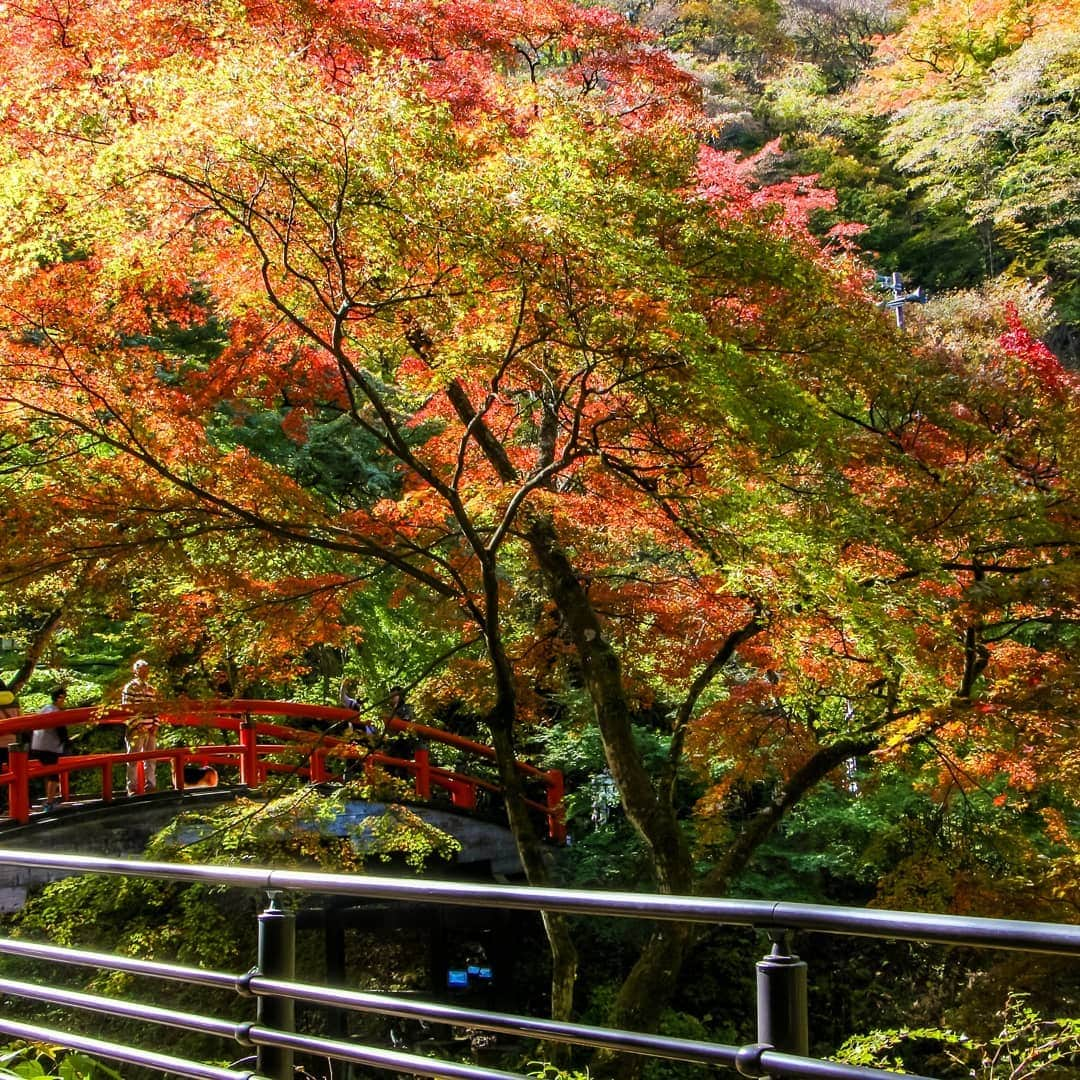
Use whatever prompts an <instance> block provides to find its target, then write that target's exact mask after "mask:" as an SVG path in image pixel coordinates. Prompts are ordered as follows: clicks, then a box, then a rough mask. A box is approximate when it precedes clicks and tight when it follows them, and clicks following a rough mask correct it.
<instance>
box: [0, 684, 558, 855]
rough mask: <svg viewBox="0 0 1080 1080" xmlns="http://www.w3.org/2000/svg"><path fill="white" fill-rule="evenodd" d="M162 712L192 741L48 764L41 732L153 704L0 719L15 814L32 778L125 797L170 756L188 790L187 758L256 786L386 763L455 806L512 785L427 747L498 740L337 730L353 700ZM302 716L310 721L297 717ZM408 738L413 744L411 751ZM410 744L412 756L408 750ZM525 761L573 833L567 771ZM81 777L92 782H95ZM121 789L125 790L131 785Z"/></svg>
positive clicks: (165, 724)
mask: <svg viewBox="0 0 1080 1080" xmlns="http://www.w3.org/2000/svg"><path fill="white" fill-rule="evenodd" d="M154 715H155V716H156V718H157V722H158V724H159V725H160V727H161V728H163V729H165V728H171V729H176V728H190V729H191V734H192V737H193V738H192V740H191V744H185V745H179V746H162V747H158V748H157V749H155V750H152V751H142V752H139V753H128V752H107V753H86V754H80V753H72V754H65V755H63V756H62V757H60V758H59V759H58V761H57V762H56V764H55V765H47V764H44V763H43V762H40V761H37V760H34V759H33V758H31V756H30V753H29V745H30V739H31V733H32V732H33V731H35V730H42V729H45V728H57V727H66V728H67V730H68V733H69V735H74V734H75V733H77V732H78V731H79V730H80V729H84V730H85V729H86V728H95V727H102V726H113V727H116V728H118V729H119V730H121V731H122V730H123V728H124V725H126V724H127V722H128V721H129V720H139V719H140V718H142V719H145V712H144V711H140V710H138V709H135V708H131V707H124V706H109V707H92V708H82V709H62V710H60V711H57V712H47V713H32V714H27V715H24V716H14V717H10V718H8V719H5V720H0V743H2V742H5V741H7V739H6V738H5V736H11V735H14V736H15V737H16V740H17V741H16V743H15V745H14V746H12V747H10V748H9V751H8V764H7V766H6V767H5V768H4V769H3V770H0V788H3V790H4V793H5V794H6V796H7V809H8V816H9V817H10V818H11V819H13V820H15V821H18V822H20V823H23V824H25V823H26V822H28V821H29V820H30V813H31V810H32V807H33V802H32V799H31V783H32V782H33V781H35V780H41V781H47V780H56V781H58V782H59V785H60V793H61V795H62V797H63V798H64V799H69V798H70V797H71V778H72V777H73V776H74V775H75V774H76V773H82V774H86V773H89V774H94V775H96V776H97V777H98V778H99V784H100V788H99V790H98V791H97V792H95V791H94V790H93V788H97V786H98V785H97V784H94V785H93V787H92V789H91V791H90V792H89V794H82V795H80V797H81V798H94V797H95V795H96V797H100V799H101V800H102V801H103V802H105V803H109V802H112V801H113V800H114V799H115V798H117V797H118V792H117V791H116V790H115V789H114V778H115V777H116V776H119V777H120V778H121V779H123V777H124V774H125V772H126V770H127V767H128V764H129V763H133V764H135V766H136V775H137V784H136V789H135V794H136V795H140V794H143V793H144V792H145V791H146V790H147V789H148V788H150V787H152V786H153V785H152V784H148V783H147V770H148V765H147V763H148V762H149V763H154V762H157V763H167V764H168V765H169V766H170V769H171V773H172V786H173V787H174V788H175V789H177V790H179V791H183V789H184V786H185V785H184V767H185V766H188V765H211V766H213V767H214V768H215V769H216V770H222V769H231V770H234V772H235V775H236V777H237V779H238V782H239V783H240V784H241V785H242V786H244V787H247V788H259V787H261V786H262V785H263V784H264V783H265V782H266V780H267V779H268V778H269V777H270V776H272V775H274V774H291V775H294V776H299V777H302V778H303V779H306V780H308V781H310V782H311V783H314V784H320V783H334V782H341V781H344V780H345V779H346V777H348V778H356V777H357V776H366V777H368V778H374V777H376V776H377V775H378V771H379V770H380V769H381V770H390V771H392V772H394V773H396V774H397V775H399V776H404V777H407V778H409V779H411V782H412V784H413V789H414V792H415V795H416V798H417V799H421V800H427V799H430V798H432V797H433V795H436V794H437V793H442V794H443V795H444V797H448V798H449V800H450V803H451V804H452V805H453V806H454V807H457V808H458V809H460V810H464V811H469V810H474V809H475V808H476V806H477V797H478V795H479V794H480V793H481V792H488V793H491V794H494V795H501V794H502V788H501V787H500V785H499V784H498V783H497V782H495V781H493V780H492V779H490V778H488V777H484V776H478V775H472V774H471V773H469V772H467V771H460V770H459V769H458V768H445V767H443V766H440V765H436V764H434V763H433V762H432V760H431V753H430V751H429V750H428V748H427V747H428V746H430V745H432V744H442V745H445V746H448V747H451V748H453V749H454V750H456V751H458V756H459V758H465V759H468V758H472V759H474V760H476V761H493V760H494V758H495V751H494V750H493V749H492V748H491V747H490V746H486V745H484V744H483V743H479V742H475V741H473V740H472V739H467V738H464V737H463V736H461V735H456V734H454V733H453V732H449V731H444V730H442V729H441V728H434V727H428V726H427V725H424V724H417V723H414V722H411V721H407V720H402V719H401V718H400V717H396V716H392V717H390V718H388V719H386V720H384V721H382V722H381V723H380V727H381V728H382V732H381V734H380V735H377V736H371V735H360V736H355V737H347V736H342V735H338V734H334V731H335V730H336V731H339V732H340V731H344V730H345V729H346V728H347V727H348V726H349V725H350V724H351V725H353V727H354V728H362V726H363V723H362V721H361V720H359V719H358V717H357V714H356V713H355V712H352V711H351V710H349V709H342V708H337V707H334V706H328V705H304V704H300V703H298V702H292V701H248V700H230V701H197V702H196V701H181V702H160V703H155V714H154ZM300 724H302V725H304V726H297V725H300ZM208 740H215V741H208ZM166 741H174V740H172V739H168V740H166ZM402 743H406V744H412V745H411V746H410V748H409V749H408V750H402V749H401V744H402ZM413 747H415V748H413ZM406 753H407V754H408V756H404V755H405V754H406ZM155 767H156V766H155ZM467 767H468V766H465V768H467ZM517 769H518V772H519V774H520V775H521V777H522V780H523V782H524V786H525V788H526V790H527V791H528V792H529V794H530V795H531V796H532V797H530V798H528V799H527V800H526V801H527V802H528V805H529V806H530V807H531V808H532V809H533V810H534V811H536V812H537V813H539V814H541V815H542V816H543V818H544V819H545V820H546V822H547V833H548V836H549V837H550V838H551V839H552V840H555V841H558V842H562V841H564V840H565V838H566V830H565V825H564V823H563V817H562V799H563V777H562V773H560V772H559V771H557V770H544V769H538V768H536V767H535V766H533V765H529V764H528V763H526V762H522V761H519V762H518V763H517ZM117 770H119V772H117ZM78 786H79V788H80V789H83V788H85V787H86V786H87V785H86V784H85V783H80V784H79V785H78ZM119 790H120V791H121V792H122V791H123V790H124V788H123V786H122V785H121V787H120V789H119Z"/></svg>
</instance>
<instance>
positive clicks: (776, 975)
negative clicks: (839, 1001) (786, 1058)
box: [757, 935, 810, 1057]
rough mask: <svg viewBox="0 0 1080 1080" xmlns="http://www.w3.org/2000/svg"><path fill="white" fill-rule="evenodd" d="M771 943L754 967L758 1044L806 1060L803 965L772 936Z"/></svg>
mask: <svg viewBox="0 0 1080 1080" xmlns="http://www.w3.org/2000/svg"><path fill="white" fill-rule="evenodd" d="M784 936H787V935H784ZM772 942H773V947H772V952H771V953H769V955H768V956H766V957H765V959H764V960H760V961H758V965H757V1037H758V1043H759V1044H765V1045H767V1046H770V1047H772V1048H773V1049H774V1050H779V1051H781V1052H782V1053H785V1054H798V1055H800V1056H802V1057H806V1056H807V1055H808V1054H809V1053H810V1022H809V1014H808V1007H807V997H806V964H805V962H804V961H802V960H800V959H799V958H798V957H797V956H796V955H795V954H794V953H792V952H790V951H788V950H782V949H781V942H780V939H779V937H777V936H773V937H772Z"/></svg>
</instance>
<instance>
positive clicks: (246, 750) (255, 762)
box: [240, 713, 259, 788]
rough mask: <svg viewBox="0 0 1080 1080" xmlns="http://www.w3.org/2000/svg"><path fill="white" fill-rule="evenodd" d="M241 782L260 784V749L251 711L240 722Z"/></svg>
mask: <svg viewBox="0 0 1080 1080" xmlns="http://www.w3.org/2000/svg"><path fill="white" fill-rule="evenodd" d="M240 783H241V784H245V785H246V786H247V787H249V788H255V787H258V786H259V750H258V746H257V735H256V733H255V717H254V716H252V715H251V713H248V714H247V715H246V716H245V717H244V719H243V722H242V723H241V724H240Z"/></svg>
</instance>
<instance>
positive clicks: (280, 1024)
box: [255, 890, 296, 1080]
mask: <svg viewBox="0 0 1080 1080" xmlns="http://www.w3.org/2000/svg"><path fill="white" fill-rule="evenodd" d="M267 895H268V896H269V897H270V906H269V907H268V908H267V909H266V910H265V911H264V912H262V914H261V915H260V916H259V960H258V968H259V974H260V975H264V976H267V977H269V978H280V979H290V980H291V979H293V978H295V976H296V917H295V916H294V915H293V913H292V912H291V911H283V910H282V909H281V908H280V907H278V902H277V898H278V895H279V893H278V892H277V891H276V890H268V891H267ZM255 1015H256V1021H255V1022H256V1024H258V1025H259V1026H261V1027H268V1028H274V1029H275V1030H276V1031H283V1032H290V1033H291V1032H294V1031H295V1030H296V1006H295V1003H294V1002H293V1000H292V998H287V997H281V998H273V997H260V998H259V1002H258V1006H257V1011H256V1014H255ZM258 1072H259V1074H260V1075H261V1076H268V1077H270V1078H271V1080H292V1075H293V1052H292V1050H291V1049H289V1048H288V1047H273V1046H262V1045H260V1046H259V1051H258Z"/></svg>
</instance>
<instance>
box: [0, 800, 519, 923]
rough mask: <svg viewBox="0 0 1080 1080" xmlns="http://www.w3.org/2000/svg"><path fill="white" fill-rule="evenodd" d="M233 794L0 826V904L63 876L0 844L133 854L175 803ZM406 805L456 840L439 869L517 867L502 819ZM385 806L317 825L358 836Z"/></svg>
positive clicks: (96, 808)
mask: <svg viewBox="0 0 1080 1080" xmlns="http://www.w3.org/2000/svg"><path fill="white" fill-rule="evenodd" d="M237 795H244V796H248V795H249V792H248V790H247V789H246V788H228V787H218V788H207V789H195V790H189V791H186V792H184V793H183V795H181V794H179V793H178V792H175V791H162V792H158V793H156V794H153V795H144V796H141V797H139V798H137V799H118V800H117V801H115V802H113V803H111V804H108V805H106V804H104V803H100V802H98V801H96V800H95V801H94V802H93V803H89V804H78V803H75V804H71V805H69V806H61V808H60V809H59V811H58V812H56V813H52V814H48V815H45V814H36V815H34V816H33V818H32V819H31V821H30V822H29V824H27V825H15V824H10V823H9V824H7V825H3V826H0V911H17V910H18V909H19V908H20V907H22V905H23V903H25V901H26V896H27V893H28V891H29V890H31V889H32V888H34V887H36V886H40V885H43V884H45V883H46V882H48V881H54V880H56V879H57V878H61V877H65V876H67V875H65V874H64V873H63V872H61V871H57V870H45V869H38V868H30V867H7V866H4V862H3V858H4V856H3V849H4V848H16V849H20V850H30V851H49V852H57V853H65V854H72V855H101V856H105V857H107V858H122V859H135V858H139V857H140V856H141V855H142V854H143V852H144V851H145V850H146V844H147V842H148V841H149V839H150V837H151V836H153V835H154V833H156V832H157V831H158V830H159V829H162V828H164V827H165V826H166V825H168V824H169V822H170V821H172V819H173V818H174V817H175V816H176V815H177V813H178V812H179V811H180V809H181V805H182V806H183V809H185V810H193V809H197V808H198V807H200V806H203V807H210V806H213V805H215V804H217V803H220V802H223V801H226V800H229V799H232V798H234V797H235V796H237ZM409 809H410V811H411V812H412V813H414V814H416V815H417V816H418V817H421V818H423V819H424V820H425V821H426V822H428V823H430V824H431V825H433V826H434V827H435V828H437V829H440V830H441V831H443V832H445V833H448V834H449V835H451V836H453V837H454V838H455V839H456V840H458V841H459V842H460V844H461V850H460V851H459V852H458V853H457V856H456V858H455V859H454V863H453V864H449V865H448V864H441V865H440V868H439V870H438V871H437V876H442V877H446V876H450V877H453V876H457V874H465V875H467V876H468V877H470V878H473V879H478V878H488V879H490V878H492V877H494V878H497V879H501V878H513V877H516V876H518V875H519V874H520V873H521V863H520V861H519V860H518V856H517V851H516V849H515V847H514V842H513V838H512V837H511V835H510V831H509V829H507V828H506V827H505V826H503V825H499V824H497V823H496V822H491V821H484V820H482V819H478V818H475V817H470V816H468V815H466V814H464V813H460V812H454V811H452V810H444V809H438V808H434V807H429V806H425V805H417V804H413V805H410V807H409ZM386 810H387V806H386V804H385V803H377V802H349V803H347V804H346V810H345V812H344V813H342V814H339V815H338V816H337V817H336V818H335V819H333V820H332V821H330V822H327V823H323V824H322V829H323V831H325V832H326V833H327V834H328V835H334V836H345V835H347V834H348V833H350V832H353V833H356V832H359V833H360V835H361V836H362V835H363V832H364V829H365V822H366V821H367V820H368V819H373V818H377V817H379V816H381V815H382V814H384V813H385V812H386ZM368 827H370V826H368Z"/></svg>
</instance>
